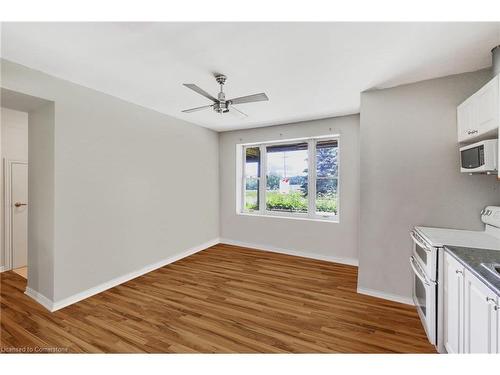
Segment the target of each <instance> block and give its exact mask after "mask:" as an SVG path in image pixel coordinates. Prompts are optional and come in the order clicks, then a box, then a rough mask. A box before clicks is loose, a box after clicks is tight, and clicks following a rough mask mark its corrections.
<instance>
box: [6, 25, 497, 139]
mask: <svg viewBox="0 0 500 375" xmlns="http://www.w3.org/2000/svg"><path fill="white" fill-rule="evenodd" d="M498 44H500V23H473V22H469V23H335V22H334V23H50V22H48V23H3V24H2V44H1V46H2V51H1V52H2V56H3V58H5V59H7V60H11V61H13V62H17V63H19V64H22V65H26V66H28V67H31V68H33V69H37V70H40V71H42V72H45V73H48V74H51V75H53V76H56V77H59V78H62V79H65V80H68V81H72V82H74V83H78V84H81V85H83V86H87V87H90V88H93V89H96V90H99V91H102V92H105V93H107V94H110V95H113V96H116V97H119V98H122V99H125V100H127V101H130V102H133V103H136V104H139V105H142V106H144V107H147V108H151V109H154V110H157V111H159V112H162V113H165V114H168V115H170V116H173V117H177V118H180V119H183V120H186V121H189V122H192V123H195V124H198V125H202V126H205V127H208V128H211V129H214V130H217V131H224V130H232V129H243V128H252V127H257V126H266V125H274V124H282V123H288V122H296V121H302V120H310V119H317V118H323V117H330V116H339V115H345V114H351V113H357V112H359V106H360V92H362V91H364V90H367V89H371V88H383V87H391V86H396V85H400V84H404V83H410V82H416V81H420V80H424V79H430V78H435V77H441V76H445V75H450V74H456V73H462V72H467V71H474V70H478V69H481V68H486V67H488V66H490V65H491V55H490V50H491V48H492V47H493V46H495V45H498ZM215 72H220V73H223V74H225V75H227V76H228V80H227V82H226V87H225V91H226V95H227V96H228V97H237V96H242V95H248V94H252V93H258V92H265V93H267V95H268V96H269V102H262V103H253V104H243V105H240V106H239V108H240V109H241V110H243V111H244V112H246V113H247V114H248V115H249V117H248V118H239V117H235V116H232V115H231V114H225V115H219V114H217V113H215V112H213V111H202V112H196V113H190V114H186V113H181V110H183V109H186V108H192V107H196V106H202V105H205V104H209V103H208V101H207V100H205V99H204V98H203V97H202V96H200V95H197V94H196V93H194V92H193V91H191V90H188V89H186V88H185V87H184V86H182V83H195V84H197V85H199V86H200V87H202V88H203V89H205V90H207V91H209V92H210V93H211V94H212V95H215V94H216V93H217V90H218V87H217V85H216V82H215V80H214V78H213V73H215Z"/></svg>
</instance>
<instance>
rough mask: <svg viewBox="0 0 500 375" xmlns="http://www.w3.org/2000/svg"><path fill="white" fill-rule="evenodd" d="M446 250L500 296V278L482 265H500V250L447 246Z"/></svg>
mask: <svg viewBox="0 0 500 375" xmlns="http://www.w3.org/2000/svg"><path fill="white" fill-rule="evenodd" d="M444 250H445V251H446V252H448V253H449V254H451V255H452V256H453V257H454V258H455V259H457V260H458V261H459V262H460V263H461V264H463V265H464V267H465V268H467V269H468V270H469V271H471V272H472V273H473V274H474V275H475V276H477V277H478V278H479V279H480V280H481V281H482V282H484V283H485V284H486V285H487V286H488V287H489V288H490V289H491V290H492V291H493V292H495V293H496V294H497V295H498V296H500V277H497V276H495V275H494V274H493V273H492V272H491V271H489V270H488V269H486V268H485V267H483V266H482V265H481V263H500V250H486V249H474V248H471V247H458V246H445V247H444Z"/></svg>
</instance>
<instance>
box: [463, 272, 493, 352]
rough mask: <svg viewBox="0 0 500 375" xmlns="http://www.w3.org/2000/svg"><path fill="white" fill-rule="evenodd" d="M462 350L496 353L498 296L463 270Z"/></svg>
mask: <svg viewBox="0 0 500 375" xmlns="http://www.w3.org/2000/svg"><path fill="white" fill-rule="evenodd" d="M464 302H465V310H464V323H465V324H464V352H465V353H498V352H499V348H498V340H499V336H498V335H499V328H498V320H499V317H498V315H499V309H498V297H497V296H496V295H495V293H493V292H492V291H491V290H490V289H489V288H488V287H487V286H486V285H484V284H483V283H482V282H481V281H479V279H477V278H476V277H475V276H474V275H472V274H471V273H470V272H468V271H467V270H466V271H465V301H464Z"/></svg>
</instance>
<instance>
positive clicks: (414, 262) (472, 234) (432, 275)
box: [410, 206, 500, 352]
mask: <svg viewBox="0 0 500 375" xmlns="http://www.w3.org/2000/svg"><path fill="white" fill-rule="evenodd" d="M481 221H482V222H483V223H484V224H485V229H484V230H482V231H473V230H459V229H447V228H431V227H420V226H419V227H415V228H414V229H413V230H412V231H411V233H410V236H411V238H412V240H413V253H412V256H411V257H410V265H411V267H412V269H413V280H414V281H413V301H414V302H415V306H416V307H417V311H418V313H419V315H420V319H421V320H422V323H423V325H424V328H425V331H426V333H427V337H428V338H429V341H430V342H431V343H432V344H434V345H436V346H437V348H438V351H440V352H441V351H443V350H444V349H443V348H444V346H443V330H442V322H443V283H442V280H443V275H442V269H443V264H442V260H443V247H444V246H447V245H448V246H461V247H469V248H478V249H490V250H499V251H500V207H497V206H488V207H486V208H485V209H484V210H482V211H481Z"/></svg>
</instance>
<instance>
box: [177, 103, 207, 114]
mask: <svg viewBox="0 0 500 375" xmlns="http://www.w3.org/2000/svg"><path fill="white" fill-rule="evenodd" d="M208 108H212V105H204V106H203V107H196V108H190V109H185V110H184V111H182V112H184V113H191V112H197V111H203V110H204V109H208Z"/></svg>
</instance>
